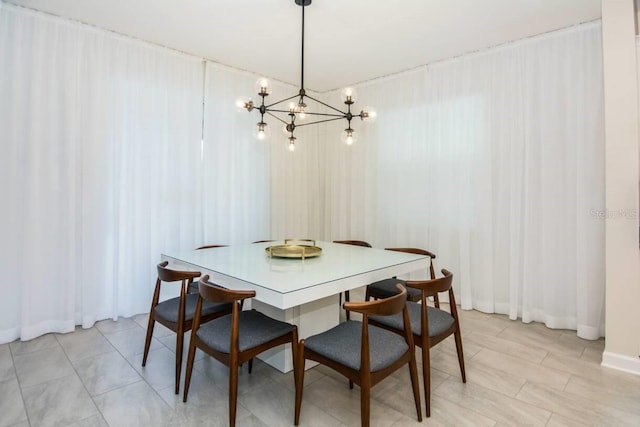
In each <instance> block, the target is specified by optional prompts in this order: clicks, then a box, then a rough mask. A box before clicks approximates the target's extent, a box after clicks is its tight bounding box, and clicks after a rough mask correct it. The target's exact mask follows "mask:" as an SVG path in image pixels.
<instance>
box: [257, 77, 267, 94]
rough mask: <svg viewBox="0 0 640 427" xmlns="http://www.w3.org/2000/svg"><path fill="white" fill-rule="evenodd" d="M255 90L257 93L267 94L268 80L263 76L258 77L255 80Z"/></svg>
mask: <svg viewBox="0 0 640 427" xmlns="http://www.w3.org/2000/svg"><path fill="white" fill-rule="evenodd" d="M255 89H256V92H257V93H258V95H261V96H263V95H265V96H266V95H268V94H269V80H267V79H265V78H264V77H262V78H260V79H258V81H257V82H256V88H255Z"/></svg>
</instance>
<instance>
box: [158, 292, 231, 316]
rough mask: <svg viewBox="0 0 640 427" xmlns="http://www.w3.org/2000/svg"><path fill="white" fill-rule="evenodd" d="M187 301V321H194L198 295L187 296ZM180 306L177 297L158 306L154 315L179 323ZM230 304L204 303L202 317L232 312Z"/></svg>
mask: <svg viewBox="0 0 640 427" xmlns="http://www.w3.org/2000/svg"><path fill="white" fill-rule="evenodd" d="M185 296H186V298H187V299H186V301H185V316H184V317H185V320H193V315H194V313H195V311H196V302H197V301H198V294H187V295H185ZM179 304H180V297H175V298H171V299H168V300H166V301H162V302H161V303H160V304H158V305H156V306H155V308H154V309H153V310H154V313H155V315H156V317H160V318H162V319H165V320H168V321H170V322H174V323H177V322H178V309H179ZM230 310H231V304H230V303H214V302H209V301H203V302H202V313H201V316H208V315H210V314H213V313H219V312H222V311H230Z"/></svg>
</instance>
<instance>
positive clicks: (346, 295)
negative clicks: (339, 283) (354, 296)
mask: <svg viewBox="0 0 640 427" xmlns="http://www.w3.org/2000/svg"><path fill="white" fill-rule="evenodd" d="M349 298H350V296H349V291H344V302H349V301H350V299H349ZM347 320H351V313H350V312H349V310H347Z"/></svg>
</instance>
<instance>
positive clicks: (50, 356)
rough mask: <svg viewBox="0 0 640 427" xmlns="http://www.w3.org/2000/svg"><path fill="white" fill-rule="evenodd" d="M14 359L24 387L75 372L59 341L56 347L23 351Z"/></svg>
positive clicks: (19, 378)
mask: <svg viewBox="0 0 640 427" xmlns="http://www.w3.org/2000/svg"><path fill="white" fill-rule="evenodd" d="M54 340H55V338H54ZM13 360H14V364H15V368H16V374H17V375H18V380H19V381H20V385H21V386H22V387H26V386H31V385H35V384H40V383H44V382H47V381H51V380H53V379H56V378H61V377H64V376H68V375H72V374H75V372H74V370H73V367H72V366H71V363H70V362H69V359H68V358H67V356H66V354H64V352H63V351H62V348H61V347H60V346H59V345H58V344H57V341H56V347H50V348H45V349H41V350H38V351H33V352H29V353H22V354H20V355H17V356H14V358H13Z"/></svg>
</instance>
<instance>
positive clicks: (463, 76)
mask: <svg viewBox="0 0 640 427" xmlns="http://www.w3.org/2000/svg"><path fill="white" fill-rule="evenodd" d="M600 31H601V30H600V25H599V24H598V23H595V24H594V23H592V24H586V25H582V26H579V27H575V28H571V29H568V30H564V31H559V32H555V33H551V34H547V35H544V36H539V37H536V38H532V39H529V40H525V41H521V42H517V43H512V44H510V45H506V46H503V47H500V48H497V49H492V50H488V51H486V52H483V53H480V54H474V55H469V56H465V57H461V58H458V59H455V60H451V61H448V62H442V63H439V64H435V65H432V66H429V67H425V68H423V69H419V70H416V71H414V72H408V73H406V74H403V75H399V76H395V77H392V78H386V79H382V80H379V81H374V82H371V83H369V84H367V85H362V87H360V88H358V90H359V98H360V100H361V101H366V103H367V104H369V103H370V104H372V105H375V106H376V107H377V109H378V111H379V113H380V114H379V120H378V122H377V123H376V124H375V125H373V126H369V127H366V126H365V127H362V126H360V129H361V140H360V142H358V145H357V146H354V147H351V148H353V151H351V152H350V154H348V155H346V156H345V154H344V152H343V151H342V150H341V149H339V148H338V147H335V148H332V149H331V150H330V151H328V153H329V154H328V156H329V157H330V160H327V173H326V175H325V176H326V179H327V186H328V187H329V188H330V189H331V190H330V191H329V192H328V194H329V195H330V196H329V197H328V198H327V199H328V202H327V204H326V206H325V207H326V216H327V220H326V224H327V230H328V233H329V235H330V238H338V237H343V236H350V237H353V238H363V239H364V240H369V241H371V242H372V243H374V244H375V245H376V246H379V247H385V246H417V247H425V248H428V249H430V250H433V251H434V252H436V253H437V255H438V259H437V261H438V263H437V264H438V267H439V268H442V267H446V268H448V269H450V270H452V271H453V272H454V274H455V280H454V282H455V290H456V292H457V294H458V295H459V296H458V298H459V301H458V302H460V303H461V304H462V307H463V308H465V309H470V308H477V309H479V310H482V311H485V312H497V313H505V314H508V315H509V316H510V318H512V319H515V318H522V320H523V321H525V322H529V321H541V322H544V323H546V324H547V325H548V326H549V327H552V328H569V329H577V331H578V335H579V336H581V337H584V338H591V339H594V338H597V337H599V336H601V335H602V334H603V332H604V328H603V324H604V240H603V239H604V224H603V221H602V220H601V219H600V218H598V216H597V212H598V211H602V209H603V207H604V163H603V155H604V134H603V101H602V59H601V40H600ZM329 133H330V132H329ZM336 139H337V135H335V136H334V137H331V138H327V143H328V144H331V143H332V142H331V141H335V140H336ZM594 213H596V214H594Z"/></svg>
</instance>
